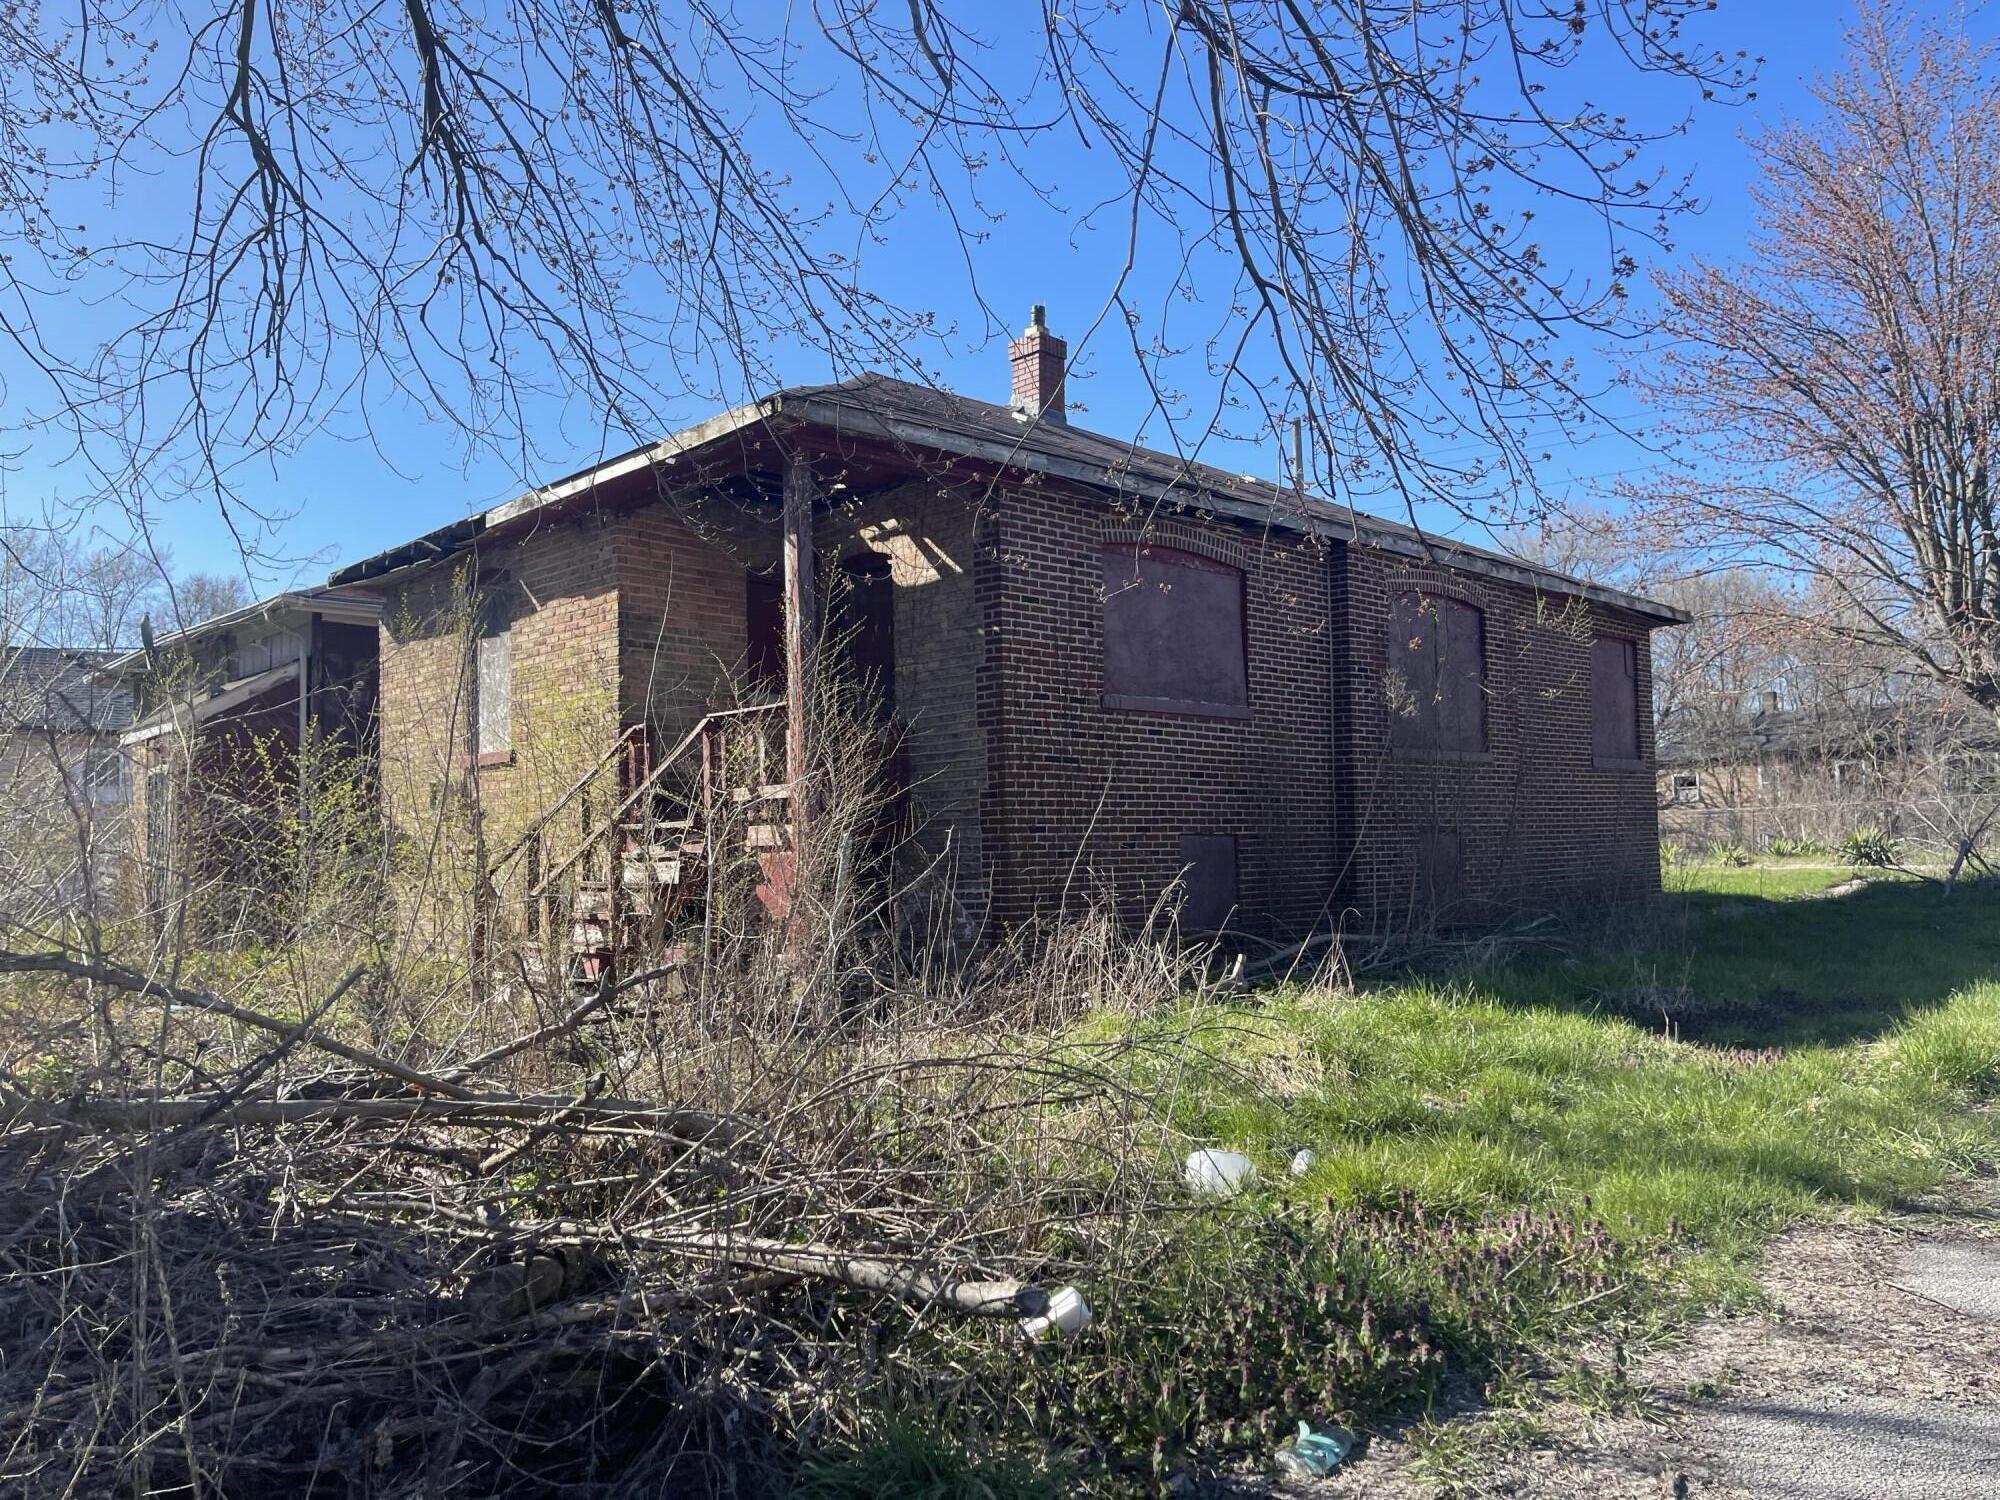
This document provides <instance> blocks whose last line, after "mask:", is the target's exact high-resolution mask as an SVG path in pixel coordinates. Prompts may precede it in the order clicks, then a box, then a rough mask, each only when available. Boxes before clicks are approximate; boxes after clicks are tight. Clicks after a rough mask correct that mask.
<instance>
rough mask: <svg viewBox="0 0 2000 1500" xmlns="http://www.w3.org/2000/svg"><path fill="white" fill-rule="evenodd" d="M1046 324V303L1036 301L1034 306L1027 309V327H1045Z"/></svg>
mask: <svg viewBox="0 0 2000 1500" xmlns="http://www.w3.org/2000/svg"><path fill="white" fill-rule="evenodd" d="M1048 326H1049V309H1048V305H1047V304H1046V303H1042V302H1037V303H1036V304H1035V305H1034V306H1032V307H1030V308H1029V309H1028V327H1029V328H1031V329H1033V328H1046V327H1048Z"/></svg>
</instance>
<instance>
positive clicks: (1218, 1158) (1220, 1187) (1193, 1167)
mask: <svg viewBox="0 0 2000 1500" xmlns="http://www.w3.org/2000/svg"><path fill="white" fill-rule="evenodd" d="M1186 1175H1187V1185H1188V1186H1189V1187H1191V1188H1193V1189H1194V1190H1195V1191H1196V1192H1197V1193H1202V1194H1205V1195H1206V1196H1208V1197H1210V1198H1234V1197H1235V1196H1236V1195H1237V1194H1238V1193H1240V1192H1242V1191H1243V1189H1244V1188H1246V1187H1248V1186H1249V1185H1250V1184H1251V1183H1252V1182H1255V1181H1256V1180H1257V1167H1256V1164H1255V1163H1253V1162H1252V1161H1251V1160H1250V1158H1249V1157H1247V1156H1245V1155H1244V1154H1243V1153H1242V1152H1240V1151H1217V1150H1214V1149H1213V1148H1210V1147H1206V1146H1205V1147H1203V1148H1202V1149H1201V1150H1199V1151H1190V1152H1189V1153H1188V1159H1187V1174H1186Z"/></svg>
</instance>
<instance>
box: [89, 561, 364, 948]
mask: <svg viewBox="0 0 2000 1500" xmlns="http://www.w3.org/2000/svg"><path fill="white" fill-rule="evenodd" d="M380 611H381V605H380V602H379V601H378V600H377V599H376V598H375V597H374V596H373V595H369V594H365V593H358V592H355V591H349V590H340V589H333V588H315V589H305V590H301V591H299V592H296V593H285V594H279V595H276V596H275V597H273V598H270V599H266V600H263V601H262V602H260V603H257V604H252V605H248V606H246V607H244V608H242V609H237V610H231V611H229V612H228V613H226V614H222V615H218V616H216V617H215V618H213V619H210V620H206V621H203V622H202V623H200V624H198V625H195V626H192V627H190V628H188V629H186V630H181V631H176V632H174V633H172V634H169V635H164V636H162V637H160V638H159V639H158V640H157V641H155V642H153V644H152V645H151V646H150V647H148V648H146V649H144V650H137V651H130V652H127V653H125V654H124V655H122V656H119V657H117V658H115V659H114V660H112V661H111V662H109V663H107V664H106V666H105V668H104V672H105V674H106V676H108V677H110V678H113V679H120V680H123V681H124V682H125V683H127V684H128V685H129V689H130V691H131V692H132V693H133V696H134V698H135V700H136V707H135V710H134V712H133V715H132V722H131V723H130V724H129V726H128V727H126V728H125V730H124V732H123V734H122V735H121V736H120V742H121V745H122V747H123V750H124V754H125V756H126V757H127V760H128V762H129V767H130V773H131V778H132V824H133V829H134V835H135V836H134V840H133V842H134V853H135V854H136V856H137V858H136V859H135V861H134V868H133V869H132V871H131V872H130V876H129V881H128V883H129V885H130V886H132V887H134V888H135V889H132V890H131V891H130V892H129V895H128V899H129V900H130V901H132V902H133V903H135V904H137V905H139V906H141V907H143V908H144V909H146V910H148V911H150V912H153V913H155V914H156V915H157V914H159V913H162V912H165V911H167V910H169V909H174V910H177V911H179V912H180V914H181V916H182V918H183V919H185V918H186V917H187V916H188V913H187V911H186V910H185V908H186V906H187V905H188V903H189V902H190V901H196V898H195V897H193V896H192V895H189V894H185V893H192V892H207V893H209V896H210V897H212V898H213V899H209V898H208V897H204V898H201V899H200V900H198V901H196V904H198V905H200V906H201V908H202V909H201V911H200V913H199V920H198V923H197V924H196V925H197V926H198V927H199V928H200V930H202V931H203V933H204V934H205V935H208V936H216V935H219V934H225V933H227V934H237V935H243V936H261V935H264V932H263V929H264V928H265V927H266V926H267V925H268V920H269V918H270V917H271V916H272V915H273V913H272V911H271V907H270V905H269V897H270V894H271V893H270V892H269V891H268V890H267V891H264V892H261V893H259V892H258V891H257V890H256V885H257V882H256V879H255V876H256V874H257V869H258V866H259V863H260V861H262V860H264V859H265V858H266V857H267V856H268V855H269V853H270V851H271V849H272V848H273V847H274V846H275V845H276V844H277V843H278V840H276V839H275V838H274V837H273V830H274V820H277V819H280V818H282V817H283V816H284V815H285V814H286V813H287V812H288V811H289V810H290V809H291V808H292V807H293V806H295V805H296V800H295V799H297V798H298V797H299V796H300V795H302V794H303V792H304V787H303V786H302V784H301V781H302V776H301V772H302V768H309V767H313V766H321V767H324V766H327V765H329V764H333V763H338V764H339V765H340V767H341V768H342V770H341V774H347V768H350V767H366V768H369V769H368V770H367V771H366V772H365V773H364V774H365V775H366V776H367V778H368V780H369V781H371V782H372V779H373V772H372V766H373V762H374V733H375V662H376V652H377V648H376V630H375V621H376V617H377V615H378V614H379V613H380ZM306 747H310V749H309V750H308V749H307V748H306ZM302 751H303V752H304V753H302ZM177 892H179V893H183V894H181V895H176V893H177Z"/></svg>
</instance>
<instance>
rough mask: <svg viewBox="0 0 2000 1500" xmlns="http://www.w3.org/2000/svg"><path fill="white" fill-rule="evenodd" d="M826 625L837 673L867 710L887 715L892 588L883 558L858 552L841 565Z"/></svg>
mask: <svg viewBox="0 0 2000 1500" xmlns="http://www.w3.org/2000/svg"><path fill="white" fill-rule="evenodd" d="M832 625H833V649H834V659H835V662H836V664H837V666H838V668H839V670H840V672H841V674H842V675H843V676H845V677H846V678H847V680H848V681H849V682H852V683H853V684H855V686H857V687H859V688H860V689H861V690H862V696H863V699H864V701H865V702H866V703H867V705H868V707H869V709H870V711H871V712H873V713H874V714H875V715H877V716H878V717H880V718H884V719H886V718H888V717H890V716H891V715H892V714H894V713H895V711H896V588H895V584H894V583H893V582H892V581H891V580H890V577H889V559H888V558H886V557H884V556H882V554H881V553H879V552H864V553H862V554H861V555H860V556H858V557H850V558H848V559H847V560H846V561H845V562H843V563H841V565H840V578H839V580H838V582H837V584H836V587H835V591H834V608H833V620H832Z"/></svg>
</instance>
